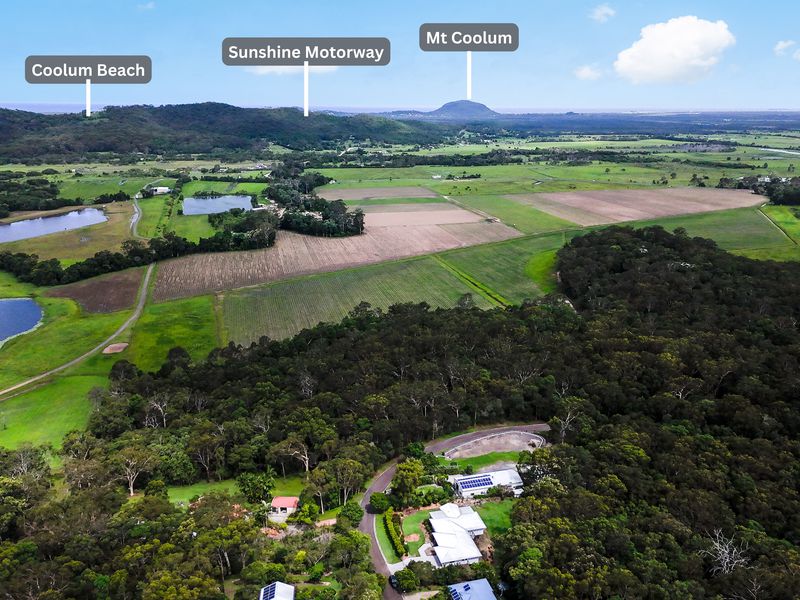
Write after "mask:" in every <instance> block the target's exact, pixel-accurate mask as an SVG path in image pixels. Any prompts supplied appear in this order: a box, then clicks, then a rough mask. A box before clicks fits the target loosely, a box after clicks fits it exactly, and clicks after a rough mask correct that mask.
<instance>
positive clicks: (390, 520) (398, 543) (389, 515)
mask: <svg viewBox="0 0 800 600" xmlns="http://www.w3.org/2000/svg"><path fill="white" fill-rule="evenodd" d="M383 526H384V527H385V528H386V535H388V536H389V541H390V542H391V543H392V548H394V551H395V553H396V554H397V556H403V555H404V554H405V553H406V545H405V542H404V540H403V532H402V530H400V529H399V527H398V526H397V524H396V523H395V522H394V509H392V508H390V509H389V510H387V511H386V512H385V513H383Z"/></svg>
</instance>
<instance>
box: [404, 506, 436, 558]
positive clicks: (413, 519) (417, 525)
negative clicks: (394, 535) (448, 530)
mask: <svg viewBox="0 0 800 600" xmlns="http://www.w3.org/2000/svg"><path fill="white" fill-rule="evenodd" d="M430 516H431V511H429V510H420V511H417V512H415V513H413V514H411V515H408V516H407V517H406V518H405V519H403V535H404V536H405V537H406V546H408V554H409V556H418V553H419V549H420V546H422V544H424V543H425V528H424V525H423V522H425V521H426V520H428V519H429V518H430ZM413 534H417V535H418V536H419V539H418V540H417V541H416V542H410V541H408V536H409V535H413Z"/></svg>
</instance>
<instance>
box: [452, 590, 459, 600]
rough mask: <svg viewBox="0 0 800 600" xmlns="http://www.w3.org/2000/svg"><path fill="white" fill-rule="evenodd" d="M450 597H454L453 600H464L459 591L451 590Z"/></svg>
mask: <svg viewBox="0 0 800 600" xmlns="http://www.w3.org/2000/svg"><path fill="white" fill-rule="evenodd" d="M450 595H451V596H452V597H453V600H462V598H461V594H459V593H458V590H450Z"/></svg>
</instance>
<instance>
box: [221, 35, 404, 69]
mask: <svg viewBox="0 0 800 600" xmlns="http://www.w3.org/2000/svg"><path fill="white" fill-rule="evenodd" d="M390 58H391V44H390V43H389V40H388V39H387V38H383V37H313V38H302V37H257V38H254V37H251V38H247V37H230V38H225V39H224V40H223V41H222V62H224V63H225V64H226V65H232V66H280V67H296V66H302V65H303V63H304V62H306V61H308V64H309V65H313V66H336V67H345V66H383V65H388V64H389V59H390Z"/></svg>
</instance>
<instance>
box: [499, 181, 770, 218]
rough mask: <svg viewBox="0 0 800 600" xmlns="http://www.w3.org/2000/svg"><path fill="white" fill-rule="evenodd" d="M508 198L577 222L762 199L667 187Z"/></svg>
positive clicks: (677, 212) (698, 209)
mask: <svg viewBox="0 0 800 600" xmlns="http://www.w3.org/2000/svg"><path fill="white" fill-rule="evenodd" d="M506 197H507V198H509V199H511V200H514V201H516V202H519V203H521V204H526V205H528V206H532V207H534V208H536V209H539V210H541V211H544V212H546V213H549V214H551V215H553V216H556V217H559V218H561V219H565V220H567V221H572V222H573V223H577V224H578V225H587V226H588V225H605V224H608V223H622V222H625V221H644V220H647V219H655V218H657V217H667V216H674V215H685V214H692V213H701V212H709V211H714V210H726V209H729V208H743V207H746V206H756V205H758V204H761V203H762V202H763V200H764V199H763V197H762V196H757V195H755V194H753V193H751V192H750V191H749V190H721V189H716V188H666V189H656V190H654V189H642V190H598V191H590V192H558V193H541V194H512V195H509V196H506Z"/></svg>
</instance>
